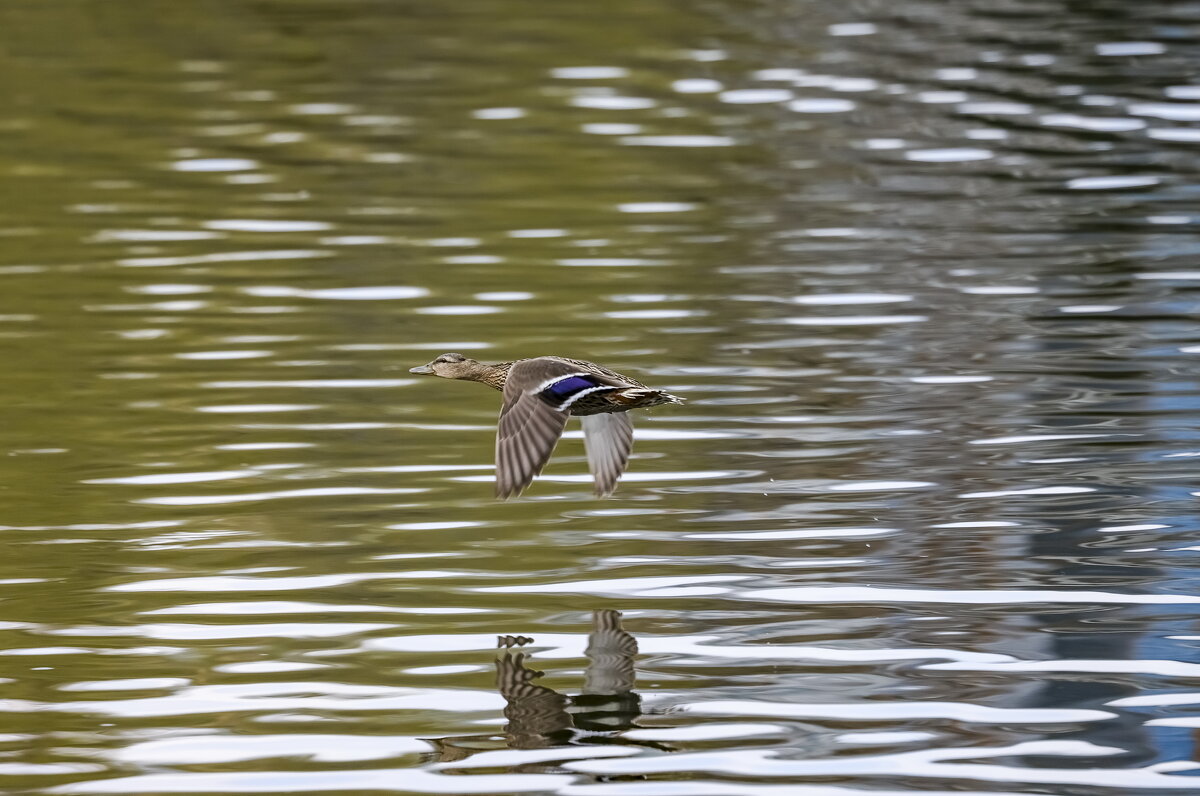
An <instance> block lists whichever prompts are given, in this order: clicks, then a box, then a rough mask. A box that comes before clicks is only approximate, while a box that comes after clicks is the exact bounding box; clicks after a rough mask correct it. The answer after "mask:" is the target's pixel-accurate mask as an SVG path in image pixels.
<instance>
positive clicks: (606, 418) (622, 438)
mask: <svg viewBox="0 0 1200 796" xmlns="http://www.w3.org/2000/svg"><path fill="white" fill-rule="evenodd" d="M583 441H584V445H585V446H586V447H587V460H588V469H589V470H591V471H592V480H593V481H594V482H595V492H596V495H597V496H599V497H605V496H607V495H611V494H612V493H613V490H615V489H616V488H617V481H618V480H620V478H621V474H622V473H624V472H625V467H626V466H627V465H628V464H629V452H630V451H631V450H633V421H631V420H630V419H629V415H628V414H626V413H625V412H611V413H607V414H600V415H585V416H584V418H583Z"/></svg>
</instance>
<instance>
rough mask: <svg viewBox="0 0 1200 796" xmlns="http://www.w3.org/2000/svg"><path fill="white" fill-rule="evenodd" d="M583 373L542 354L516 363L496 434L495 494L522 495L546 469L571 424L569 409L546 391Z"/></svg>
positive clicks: (574, 367)
mask: <svg viewBox="0 0 1200 796" xmlns="http://www.w3.org/2000/svg"><path fill="white" fill-rule="evenodd" d="M578 373H579V368H578V367H577V366H575V365H573V364H571V363H569V362H565V361H562V360H556V359H551V358H550V357H539V358H537V359H525V360H521V361H519V362H516V363H514V364H513V366H512V367H511V368H510V369H509V371H508V378H507V379H505V382H504V402H503V404H502V405H501V407H500V423H499V427H498V429H497V433H496V497H498V498H500V499H501V500H504V499H506V498H509V497H512V496H513V495H519V494H520V493H521V492H522V491H524V489H525V487H527V486H529V483H530V482H531V481H533V478H534V476H536V475H537V474H538V473H540V472H541V471H542V468H543V467H545V466H546V461H547V460H549V458H550V454H551V453H553V452H554V446H555V445H557V444H558V438H559V437H561V436H562V432H563V428H564V427H565V426H566V425H567V417H568V415H567V412H566V411H563V410H560V409H559V408H558V404H560V403H561V402H558V401H556V402H555V403H551V402H550V400H548V399H547V396H544V395H543V393H544V392H545V391H546V390H547V389H548V388H549V387H550V386H551V385H554V384H556V383H558V382H561V381H563V380H564V379H569V378H571V377H573V376H574V375H576V374H578Z"/></svg>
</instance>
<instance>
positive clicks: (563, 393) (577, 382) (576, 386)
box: [542, 376, 596, 401]
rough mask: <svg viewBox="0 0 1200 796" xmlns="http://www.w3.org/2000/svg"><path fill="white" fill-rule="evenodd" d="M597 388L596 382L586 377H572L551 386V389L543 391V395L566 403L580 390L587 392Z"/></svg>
mask: <svg viewBox="0 0 1200 796" xmlns="http://www.w3.org/2000/svg"><path fill="white" fill-rule="evenodd" d="M595 386H596V382H594V381H592V380H591V379H589V378H587V377H585V376H571V377H570V378H566V379H563V380H562V381H558V382H555V383H554V384H551V385H550V386H549V387H547V388H546V389H544V390H542V395H544V396H548V397H553V398H556V399H558V400H560V401H564V400H566V399H567V398H570V397H571V396H572V395H574V394H575V393H577V392H579V391H580V390H586V389H588V388H590V387H595Z"/></svg>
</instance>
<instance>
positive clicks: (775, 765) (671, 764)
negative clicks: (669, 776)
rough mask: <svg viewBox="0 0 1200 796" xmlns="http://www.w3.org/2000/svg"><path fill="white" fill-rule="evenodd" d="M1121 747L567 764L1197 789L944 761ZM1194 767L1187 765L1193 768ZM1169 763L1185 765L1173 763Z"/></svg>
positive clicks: (687, 756) (1132, 774)
mask: <svg viewBox="0 0 1200 796" xmlns="http://www.w3.org/2000/svg"><path fill="white" fill-rule="evenodd" d="M1125 751H1126V750H1124V749H1121V748H1118V747H1113V746H1098V745H1096V744H1092V743H1088V742H1086V741H1029V742H1026V743H1018V744H1013V745H1012V746H1005V747H991V748H979V747H964V748H958V749H922V750H918V751H912V752H900V753H897V754H888V755H854V756H852V757H846V758H842V759H825V760H820V759H816V760H814V759H809V760H777V759H774V758H775V756H776V755H777V754H778V753H777V752H775V751H773V750H750V749H739V750H736V751H728V752H693V753H682V754H674V755H660V756H655V757H639V758H634V759H622V760H585V761H579V762H573V763H566V764H565V766H564V767H565V768H567V769H569V770H572V771H581V772H585V773H589V774H660V773H667V772H681V771H720V772H721V773H723V774H732V775H736V776H754V777H764V776H765V777H771V776H774V777H797V776H851V777H863V776H884V777H889V778H893V779H894V778H896V777H930V778H939V779H942V778H949V779H973V780H981V781H985V782H1024V783H1037V784H1061V785H1095V786H1101V787H1127V788H1150V787H1156V788H1179V789H1188V790H1192V791H1194V790H1195V787H1196V780H1195V779H1194V778H1192V777H1175V776H1169V775H1166V774H1163V773H1162V772H1161V771H1159V770H1156V768H1155V767H1147V768H1140V769H1136V768H1135V769H1116V768H1066V769H1055V768H1028V767H1025V768H1018V767H1015V766H1002V765H993V764H986V763H952V764H951V765H945V763H947V762H949V761H955V760H964V759H973V758H986V757H1013V756H1020V755H1045V756H1063V757H1097V756H1106V755H1117V754H1122V753H1124V752H1125ZM1192 767H1193V766H1188V768H1192ZM1171 770H1173V771H1175V770H1182V769H1181V768H1180V767H1179V764H1171Z"/></svg>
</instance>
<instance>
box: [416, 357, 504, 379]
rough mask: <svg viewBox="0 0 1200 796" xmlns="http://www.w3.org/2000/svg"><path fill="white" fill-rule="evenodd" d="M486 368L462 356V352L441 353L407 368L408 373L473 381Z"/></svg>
mask: <svg viewBox="0 0 1200 796" xmlns="http://www.w3.org/2000/svg"><path fill="white" fill-rule="evenodd" d="M485 368H486V366H485V365H483V364H482V363H480V362H476V361H475V360H473V359H469V358H467V357H464V356H463V355H462V354H442V355H441V356H440V357H438V358H437V359H435V360H433V361H432V362H430V363H429V364H427V365H420V366H418V367H415V368H409V369H408V372H409V373H416V374H417V375H419V376H441V377H442V378H443V379H467V380H470V381H474V380H475V379H476V378H477V377H478V376H479V374H480V372H481V371H482V370H484V369H485Z"/></svg>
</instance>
